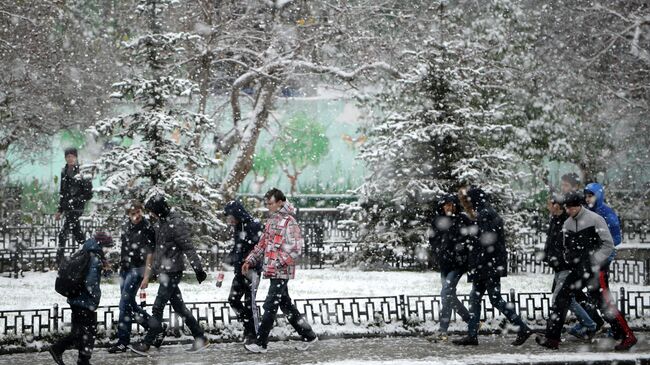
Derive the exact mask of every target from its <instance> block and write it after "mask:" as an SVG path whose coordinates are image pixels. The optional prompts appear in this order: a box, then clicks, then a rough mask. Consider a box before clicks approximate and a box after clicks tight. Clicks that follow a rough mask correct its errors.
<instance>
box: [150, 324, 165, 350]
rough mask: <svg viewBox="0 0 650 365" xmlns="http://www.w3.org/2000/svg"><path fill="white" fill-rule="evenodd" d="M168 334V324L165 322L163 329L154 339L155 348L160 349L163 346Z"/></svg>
mask: <svg viewBox="0 0 650 365" xmlns="http://www.w3.org/2000/svg"><path fill="white" fill-rule="evenodd" d="M166 334H167V325H166V324H163V325H162V331H161V332H160V333H159V334H157V335H156V339H154V340H153V345H154V347H155V348H157V349H159V348H160V346H162V344H163V340H164V339H165V335H166Z"/></svg>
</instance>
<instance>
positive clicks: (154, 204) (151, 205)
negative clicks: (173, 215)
mask: <svg viewBox="0 0 650 365" xmlns="http://www.w3.org/2000/svg"><path fill="white" fill-rule="evenodd" d="M144 209H146V210H148V211H151V212H154V213H156V215H157V216H158V217H160V219H165V218H167V216H168V215H169V213H170V208H169V205H168V204H167V202H166V201H165V197H164V196H162V195H156V196H153V197H151V198H150V199H149V200H148V201H147V203H146V204H145V205H144Z"/></svg>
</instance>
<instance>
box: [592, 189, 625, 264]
mask: <svg viewBox="0 0 650 365" xmlns="http://www.w3.org/2000/svg"><path fill="white" fill-rule="evenodd" d="M584 192H585V200H586V201H587V206H588V207H589V210H591V211H592V212H595V213H598V215H599V216H601V217H603V218H604V219H605V223H607V228H609V233H610V234H611V235H612V239H613V240H614V246H618V245H620V244H621V240H622V239H621V222H620V221H619V219H618V216H617V215H616V213H615V212H614V209H612V208H611V207H610V206H609V205H607V204H605V188H604V187H603V186H602V185H600V184H599V183H590V184H588V185H587V186H586V187H585V190H584ZM614 253H616V250H614ZM613 259H614V257H613V256H612V257H611V258H610V261H611V260H613Z"/></svg>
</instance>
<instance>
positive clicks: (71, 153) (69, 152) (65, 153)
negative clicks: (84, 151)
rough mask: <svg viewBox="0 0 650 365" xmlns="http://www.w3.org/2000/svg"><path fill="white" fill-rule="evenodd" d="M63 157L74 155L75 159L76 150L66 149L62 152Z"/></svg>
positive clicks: (72, 148)
mask: <svg viewBox="0 0 650 365" xmlns="http://www.w3.org/2000/svg"><path fill="white" fill-rule="evenodd" d="M63 155H64V156H67V155H74V156H75V157H77V149H76V148H74V147H68V148H66V149H65V150H64V151H63Z"/></svg>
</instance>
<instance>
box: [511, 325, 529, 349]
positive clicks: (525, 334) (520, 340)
mask: <svg viewBox="0 0 650 365" xmlns="http://www.w3.org/2000/svg"><path fill="white" fill-rule="evenodd" d="M532 334H533V331H531V330H530V329H525V330H523V331H519V333H518V334H517V338H516V339H515V340H514V341H512V346H521V345H523V344H524V343H526V341H527V340H528V338H529V337H530V336H531V335H532Z"/></svg>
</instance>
